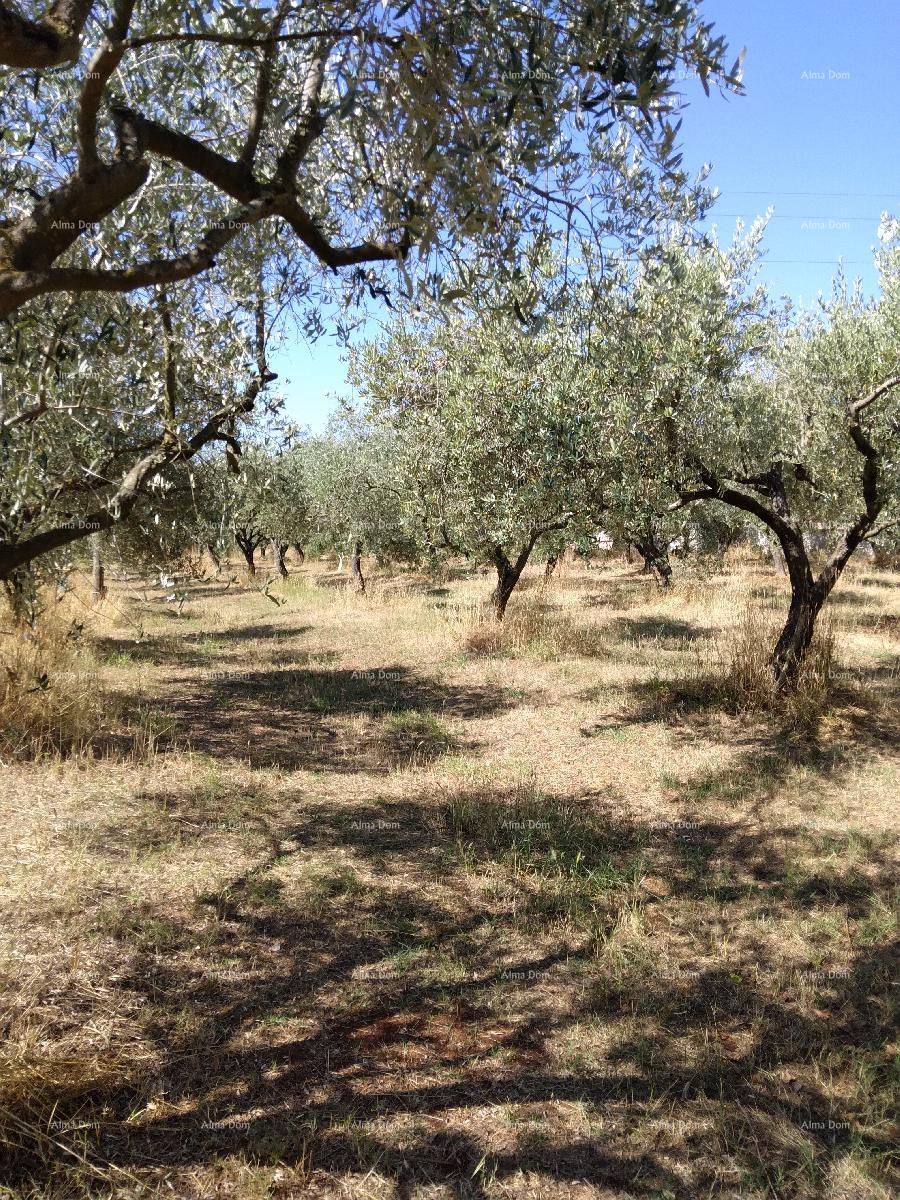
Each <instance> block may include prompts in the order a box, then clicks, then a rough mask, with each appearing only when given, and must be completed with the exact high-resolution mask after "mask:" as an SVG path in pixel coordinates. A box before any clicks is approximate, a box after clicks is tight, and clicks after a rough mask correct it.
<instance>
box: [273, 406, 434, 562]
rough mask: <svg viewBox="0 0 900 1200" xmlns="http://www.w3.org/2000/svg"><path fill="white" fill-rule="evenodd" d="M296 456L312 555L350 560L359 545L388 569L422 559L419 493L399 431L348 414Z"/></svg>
mask: <svg viewBox="0 0 900 1200" xmlns="http://www.w3.org/2000/svg"><path fill="white" fill-rule="evenodd" d="M296 453H297V454H298V457H299V458H300V461H301V463H302V470H303V474H304V481H305V488H306V495H307V505H308V508H307V512H308V517H309V545H310V546H311V548H312V549H314V550H320V551H336V552H337V553H338V554H346V553H349V551H350V550H351V549H352V546H353V543H354V542H357V541H359V542H360V543H361V544H362V548H363V551H364V552H365V553H367V554H375V555H377V556H378V558H379V559H381V560H383V561H394V562H407V563H414V562H417V561H418V560H419V559H420V558H421V556H422V553H423V541H422V536H421V526H420V524H419V520H418V509H417V500H416V493H415V490H414V489H413V488H412V487H411V481H410V478H409V475H408V474H407V458H406V455H405V454H404V451H403V447H402V444H401V439H400V438H398V436H397V435H396V432H395V431H394V430H392V429H391V428H389V427H386V426H380V425H377V424H374V423H372V422H371V421H369V420H367V419H366V418H365V417H364V416H363V415H362V414H361V413H359V412H356V411H354V410H353V409H350V408H344V409H343V410H342V411H341V412H339V413H338V414H337V415H336V416H335V417H334V418H333V419H332V421H331V422H330V424H329V428H328V430H327V431H326V432H325V433H324V434H323V435H321V436H319V437H312V438H309V439H307V440H305V441H303V442H302V443H301V444H300V445H299V446H298V447H297V451H296Z"/></svg>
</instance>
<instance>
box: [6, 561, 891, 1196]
mask: <svg viewBox="0 0 900 1200" xmlns="http://www.w3.org/2000/svg"><path fill="white" fill-rule="evenodd" d="M557 575H558V578H556V579H554V581H553V582H552V583H551V584H550V585H549V587H546V588H545V587H542V586H541V585H540V582H539V568H538V567H534V568H530V569H529V577H528V578H527V579H526V581H525V584H524V588H523V591H522V593H521V595H519V597H518V599H517V600H516V601H514V602H513V604H512V605H511V607H510V612H509V615H508V619H507V623H506V627H505V628H504V629H503V630H502V631H497V630H495V629H491V628H489V627H488V626H486V625H482V624H481V623H480V621H479V613H478V603H479V601H480V600H482V599H483V598H484V596H485V594H486V591H487V589H488V583H489V580H488V576H487V575H485V574H484V573H475V574H465V573H454V572H451V573H450V574H449V576H448V577H447V578H445V579H443V580H441V581H435V580H429V579H426V578H424V577H419V576H414V575H394V574H390V573H387V572H384V571H382V572H375V573H373V574H372V576H371V578H370V582H369V589H368V594H367V595H366V596H365V597H357V596H354V595H352V594H351V593H350V592H349V591H348V590H347V589H346V587H345V586H344V580H343V579H342V578H341V577H340V576H338V575H336V573H335V571H334V564H333V563H331V562H326V561H324V560H322V561H312V562H307V564H305V565H304V566H303V567H302V568H298V567H297V566H296V564H293V565H292V575H291V578H290V579H289V580H287V581H285V582H282V583H275V584H274V585H273V586H272V587H271V588H270V589H269V594H268V595H266V594H264V592H263V590H262V588H261V587H257V588H254V587H252V586H247V587H245V586H243V585H242V584H241V583H240V582H233V583H229V582H228V579H229V578H230V574H229V573H228V572H224V573H223V574H222V575H221V576H220V577H219V579H218V580H210V581H208V582H206V583H205V584H194V585H189V586H187V587H186V589H185V590H186V591H187V598H186V599H185V600H183V601H180V602H172V601H170V602H166V599H165V596H166V592H165V591H163V590H161V589H153V588H150V589H144V588H143V585H139V584H138V583H137V582H136V581H135V580H133V579H131V580H118V581H116V580H111V581H110V585H111V586H110V594H109V597H108V599H107V601H106V602H105V603H104V605H103V606H102V607H101V608H100V609H99V610H98V611H97V613H96V615H93V616H91V615H89V614H88V613H87V610H86V609H84V608H83V607H82V606H81V603H80V599H79V597H78V596H74V597H69V598H67V600H66V601H64V602H63V604H64V605H70V608H69V609H67V610H66V612H65V618H66V620H69V619H70V618H74V619H76V620H77V621H78V622H82V623H84V626H85V629H84V632H83V634H82V635H81V641H82V642H84V643H85V645H84V647H83V648H82V649H81V650H75V651H73V656H72V658H71V660H70V661H69V662H68V664H67V668H66V669H67V670H68V671H69V672H70V673H69V674H68V675H67V676H65V677H64V678H61V679H57V680H55V681H54V680H51V682H50V684H49V685H48V686H53V687H61V688H64V689H67V690H69V691H71V692H72V693H73V694H74V693H76V692H78V691H85V690H87V691H88V692H89V693H90V695H89V696H88V697H87V701H86V702H88V703H99V702H100V699H101V697H102V703H103V707H104V711H105V712H106V714H107V718H106V726H107V728H106V729H105V730H104V731H102V732H101V733H100V734H98V735H97V736H96V737H95V739H94V743H95V744H94V749H93V751H91V752H89V751H88V750H84V751H82V752H81V753H80V754H76V755H74V756H69V757H68V758H64V759H59V758H57V759H55V760H54V759H51V760H49V761H46V762H43V763H32V764H27V765H26V764H15V763H13V764H10V765H8V766H7V768H6V769H5V770H4V772H3V780H2V784H0V789H2V790H0V811H2V816H3V824H4V828H5V829H6V830H7V836H6V838H5V839H4V842H3V845H2V849H0V912H2V921H0V929H2V934H0V979H2V986H3V1006H2V1009H0V1027H2V1030H3V1035H4V1043H5V1048H4V1049H3V1050H2V1052H0V1054H2V1058H3V1061H2V1064H0V1160H2V1171H0V1180H2V1182H0V1196H2V1197H4V1198H9V1200H13V1198H15V1200H20V1198H24V1197H36V1196H38V1195H40V1196H42V1197H43V1196H46V1197H58V1198H62V1197H76V1196H88V1195H96V1196H113V1195H114V1196H123V1197H124V1196H128V1197H131V1196H155V1195H160V1196H162V1195H172V1194H173V1192H174V1194H175V1195H178V1196H185V1197H191V1196H196V1197H201V1196H202V1197H204V1198H206V1197H211V1196H222V1197H225V1196H233V1197H236V1198H237V1197H240V1198H241V1200H244V1198H253V1197H260V1198H262V1197H279V1198H286V1197H293V1196H301V1195H302V1196H321V1197H363V1196H366V1197H409V1198H412V1197H417V1198H425V1197H428V1198H431V1197H491V1198H494V1197H508V1196H514V1197H554V1198H555V1197H629V1198H631V1197H634V1198H637V1197H641V1198H645V1197H656V1198H659V1200H663V1198H669V1197H678V1198H682V1197H684V1198H685V1200H687V1198H688V1197H697V1196H702V1195H715V1196H722V1197H741V1198H750V1200H753V1198H756V1197H759V1198H760V1200H762V1197H771V1196H778V1197H784V1198H787V1197H791V1198H798V1200H800V1198H807V1197H808V1198H809V1200H813V1198H814V1197H816V1198H818V1197H828V1198H829V1200H844V1198H846V1200H851V1198H852V1200H863V1198H872V1200H876V1198H877V1200H882V1198H884V1200H886V1198H887V1197H888V1196H889V1195H890V1194H891V1186H892V1182H891V1181H892V1175H891V1159H890V1154H891V1147H892V1144H895V1139H896V1133H897V1129H896V1126H895V1125H893V1124H892V1120H893V1117H892V1115H891V1114H892V1110H891V1092H890V1081H891V1067H892V1062H893V1060H894V1058H895V1056H896V1049H897V1047H896V1043H895V1041H894V1040H892V1039H893V1038H894V1037H895V1035H894V1034H893V1033H892V1029H893V1026H892V1024H891V1016H890V1003H891V998H892V995H893V990H892V986H891V981H892V978H893V977H894V975H895V971H894V966H893V965H892V963H893V959H892V947H893V946H895V944H896V943H895V940H894V939H895V935H896V918H895V910H894V908H893V907H892V905H893V897H894V886H895V881H896V874H895V865H896V859H895V855H894V853H893V849H894V842H893V838H892V833H891V828H892V825H893V822H894V818H895V810H894V803H895V798H896V795H897V791H898V782H900V779H898V763H897V757H896V740H895V739H896V683H897V673H896V669H897V652H898V640H900V637H898V634H900V576H898V575H896V574H891V573H889V572H878V571H874V570H873V569H871V567H869V566H868V565H867V564H865V563H859V564H856V565H855V566H851V569H850V571H849V572H848V574H847V576H846V577H845V578H844V579H843V580H842V581H841V583H840V584H839V586H838V588H837V590H836V592H835V594H834V596H833V598H832V600H831V601H830V608H831V610H832V621H833V624H834V627H835V631H836V639H837V660H836V662H835V664H834V665H833V674H834V676H835V679H836V681H837V682H836V687H837V692H836V696H835V699H834V702H833V703H832V705H831V706H830V707H829V708H828V709H827V711H826V712H825V715H824V716H822V717H821V718H820V719H818V720H817V721H813V722H812V724H808V725H806V726H804V727H802V728H794V729H786V728H783V727H782V726H780V725H779V722H778V721H777V720H776V719H775V718H773V717H772V716H762V715H756V716H754V715H751V714H743V715H742V714H739V713H736V712H733V711H731V710H730V709H729V707H728V706H727V705H725V704H721V703H717V702H715V701H714V700H711V699H710V698H709V697H710V695H711V693H708V692H706V691H704V688H705V681H706V680H707V679H709V678H711V677H714V676H715V675H716V674H717V672H718V674H719V675H720V674H721V656H722V654H723V653H725V650H724V649H723V647H724V646H725V644H726V643H728V641H729V639H732V640H733V639H734V638H735V637H736V636H738V634H739V632H740V627H741V623H742V621H743V620H744V619H745V612H746V609H747V604H748V603H749V604H750V605H751V608H752V611H754V612H757V613H760V612H761V613H762V618H761V619H762V620H763V622H765V621H768V620H769V618H770V617H771V619H772V620H777V617H778V615H779V613H780V612H781V610H782V609H783V606H784V593H785V588H786V584H785V582H784V580H783V578H782V577H781V576H779V575H777V574H776V573H775V572H773V571H771V570H769V569H768V568H765V567H763V566H761V565H760V564H758V563H755V562H753V561H752V560H749V559H746V558H745V559H743V560H741V561H734V562H732V563H731V564H730V565H729V566H728V568H727V570H725V571H723V572H722V573H721V574H719V575H716V576H714V577H711V578H707V579H702V578H697V579H694V580H691V579H685V578H684V577H682V579H681V581H680V583H679V586H678V587H677V588H676V589H675V590H674V591H673V593H672V594H671V595H668V594H666V593H663V592H662V591H661V590H659V589H657V588H656V586H655V585H654V584H653V582H652V581H651V580H650V579H648V578H645V577H641V576H640V575H639V574H637V570H636V568H633V567H628V566H626V565H625V564H623V563H621V562H620V561H618V560H615V561H610V562H608V563H607V564H606V565H604V566H603V567H602V568H601V569H596V570H594V569H592V570H587V569H585V568H584V567H583V566H578V565H573V564H571V563H567V564H566V563H564V564H562V565H561V566H560V567H559V568H558V571H557ZM273 596H274V597H275V598H277V599H282V600H284V603H283V604H276V603H274V602H273V599H272V597H273Z"/></svg>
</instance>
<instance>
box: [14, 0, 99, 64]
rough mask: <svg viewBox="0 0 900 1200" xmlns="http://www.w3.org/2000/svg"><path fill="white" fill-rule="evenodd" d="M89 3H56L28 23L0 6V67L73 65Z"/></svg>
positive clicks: (85, 0)
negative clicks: (45, 12)
mask: <svg viewBox="0 0 900 1200" xmlns="http://www.w3.org/2000/svg"><path fill="white" fill-rule="evenodd" d="M92 7H93V3H92V0H55V3H53V4H51V5H50V7H49V9H48V10H47V15H46V16H45V17H44V18H43V20H40V21H29V20H28V19H27V18H26V17H23V16H22V15H21V14H20V13H18V12H16V10H15V9H14V8H13V6H12V5H10V4H0V65H2V66H5V67H19V68H22V67H35V68H37V69H39V70H40V69H42V68H45V67H56V66H59V65H60V64H61V63H65V62H74V61H75V59H76V58H77V57H78V50H79V47H80V45H81V31H82V30H83V28H84V23H85V21H86V20H87V18H88V14H89V13H90V11H91V8H92Z"/></svg>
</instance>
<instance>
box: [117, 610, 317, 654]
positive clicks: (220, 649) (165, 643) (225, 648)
mask: <svg viewBox="0 0 900 1200" xmlns="http://www.w3.org/2000/svg"><path fill="white" fill-rule="evenodd" d="M185 615H186V614H185ZM311 629H312V626H311V625H293V626H286V625H276V624H274V623H272V624H266V623H260V624H256V625H239V626H236V627H234V628H230V629H225V630H221V631H216V632H215V633H209V634H207V633H189V634H185V635H183V636H182V637H174V636H172V635H171V634H160V635H153V636H150V637H143V638H141V639H140V640H136V639H135V638H133V637H104V638H98V639H97V640H96V642H95V643H94V645H95V646H96V649H97V652H98V653H99V654H100V655H101V657H102V658H104V659H105V660H106V661H107V662H111V663H112V665H117V663H116V660H117V659H121V660H122V662H121V663H120V664H118V665H128V664H129V663H146V664H148V665H151V666H156V667H164V666H179V667H204V666H205V667H208V666H209V665H210V663H211V662H212V657H213V656H211V655H210V654H209V653H206V652H205V651H204V649H203V644H204V642H212V643H216V654H215V657H216V658H220V657H221V656H222V655H224V656H226V657H227V656H228V654H229V652H239V653H243V652H244V645H243V643H244V642H253V641H258V640H259V639H266V638H276V637H277V638H285V639H287V638H292V637H302V636H303V634H305V633H309V632H310V631H311Z"/></svg>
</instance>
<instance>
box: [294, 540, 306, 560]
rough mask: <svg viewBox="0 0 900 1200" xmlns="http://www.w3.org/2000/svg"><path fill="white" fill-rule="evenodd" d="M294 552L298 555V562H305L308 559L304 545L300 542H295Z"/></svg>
mask: <svg viewBox="0 0 900 1200" xmlns="http://www.w3.org/2000/svg"><path fill="white" fill-rule="evenodd" d="M293 549H294V553H295V554H296V555H297V562H299V563H303V562H305V561H306V555H305V554H304V553H303V547H302V546H301V545H300V543H299V542H294V547H293Z"/></svg>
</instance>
